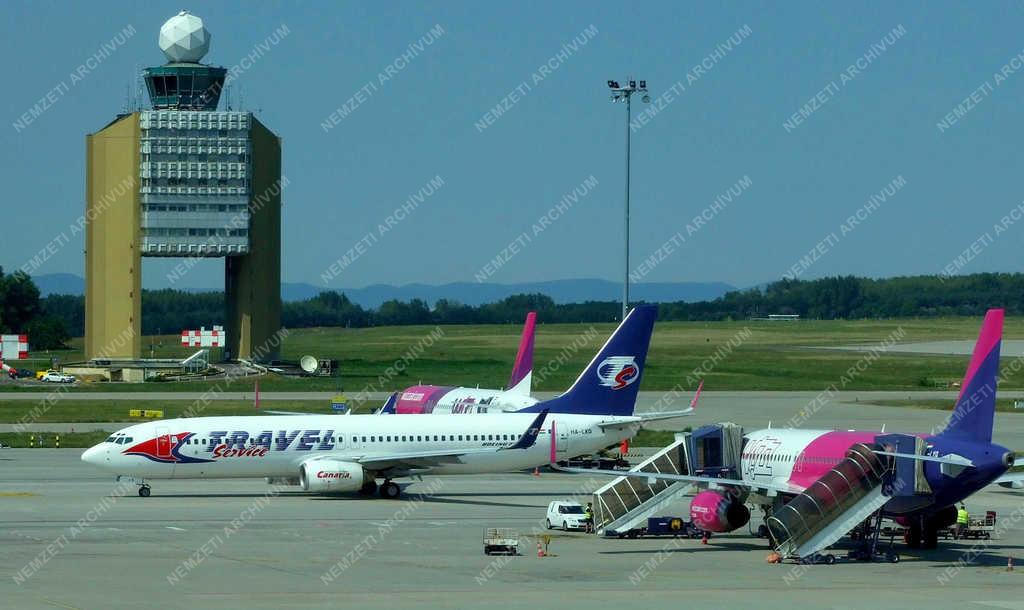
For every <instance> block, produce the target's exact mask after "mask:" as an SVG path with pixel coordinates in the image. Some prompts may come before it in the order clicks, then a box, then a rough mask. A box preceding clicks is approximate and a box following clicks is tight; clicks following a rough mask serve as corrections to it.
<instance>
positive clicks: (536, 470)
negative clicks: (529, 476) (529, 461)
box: [533, 466, 540, 477]
mask: <svg viewBox="0 0 1024 610" xmlns="http://www.w3.org/2000/svg"><path fill="white" fill-rule="evenodd" d="M533 476H535V477H539V476H540V467H539V466H534V467H533Z"/></svg>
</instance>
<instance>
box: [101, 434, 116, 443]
mask: <svg viewBox="0 0 1024 610" xmlns="http://www.w3.org/2000/svg"><path fill="white" fill-rule="evenodd" d="M116 440H117V439H116V438H114V437H113V436H108V437H107V440H105V441H103V442H104V443H113V442H115V441H116Z"/></svg>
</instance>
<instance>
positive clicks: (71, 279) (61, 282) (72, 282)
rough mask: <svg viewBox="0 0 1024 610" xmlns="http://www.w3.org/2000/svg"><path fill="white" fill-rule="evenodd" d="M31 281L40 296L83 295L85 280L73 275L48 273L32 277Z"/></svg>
mask: <svg viewBox="0 0 1024 610" xmlns="http://www.w3.org/2000/svg"><path fill="white" fill-rule="evenodd" d="M32 281H33V282H35V283H36V286H38V287H39V293H40V294H41V295H42V296H44V297H45V296H46V295H48V294H84V293H85V278H83V277H82V276H80V275H75V274H74V273H48V274H46V275H33V276H32Z"/></svg>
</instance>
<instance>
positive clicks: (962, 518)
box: [956, 508, 969, 525]
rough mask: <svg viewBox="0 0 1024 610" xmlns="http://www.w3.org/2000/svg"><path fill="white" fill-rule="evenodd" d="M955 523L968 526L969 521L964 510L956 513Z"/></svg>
mask: <svg viewBox="0 0 1024 610" xmlns="http://www.w3.org/2000/svg"><path fill="white" fill-rule="evenodd" d="M956 522H957V523H962V524H963V525H967V524H968V522H969V521H968V519H967V511H966V510H965V509H963V508H961V509H960V510H958V511H956Z"/></svg>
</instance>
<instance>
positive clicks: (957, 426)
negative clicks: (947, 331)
mask: <svg viewBox="0 0 1024 610" xmlns="http://www.w3.org/2000/svg"><path fill="white" fill-rule="evenodd" d="M1003 317H1004V310H1002V309H990V310H988V313H986V314H985V321H984V322H983V323H982V325H981V331H980V332H979V333H978V341H977V342H976V343H975V344H974V354H973V355H972V356H971V363H970V365H968V367H967V373H966V374H965V375H964V381H963V384H962V385H961V386H960V395H959V396H958V397H957V399H956V406H955V407H953V413H952V415H951V416H950V419H949V424H948V425H947V426H946V429H945V430H943V431H942V432H941V433H940V435H942V436H948V437H951V438H955V439H959V440H964V441H974V442H985V443H991V442H992V425H993V423H994V422H995V411H996V378H997V377H998V376H999V347H1000V344H1001V342H1002V337H1003Z"/></svg>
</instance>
